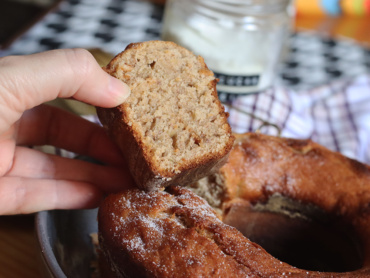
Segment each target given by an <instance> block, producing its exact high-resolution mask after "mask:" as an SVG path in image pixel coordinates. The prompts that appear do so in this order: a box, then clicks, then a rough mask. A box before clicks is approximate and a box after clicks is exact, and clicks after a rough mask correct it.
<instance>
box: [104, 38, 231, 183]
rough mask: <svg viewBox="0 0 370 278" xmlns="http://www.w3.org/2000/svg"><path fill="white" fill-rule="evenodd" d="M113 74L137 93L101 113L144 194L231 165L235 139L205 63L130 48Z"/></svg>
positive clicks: (178, 53)
mask: <svg viewBox="0 0 370 278" xmlns="http://www.w3.org/2000/svg"><path fill="white" fill-rule="evenodd" d="M105 70H106V71H107V72H108V73H109V74H111V75H112V76H114V77H116V78H118V79H120V80H122V81H123V82H125V83H126V84H128V85H129V87H130V88H131V95H130V96H129V98H128V99H127V100H126V102H125V103H124V104H122V105H120V106H118V107H115V108H112V109H103V108H97V112H98V116H99V119H100V121H101V122H102V124H103V125H104V126H105V127H106V128H107V130H108V132H109V134H110V136H111V137H112V138H113V139H114V140H115V142H116V143H117V144H118V146H119V147H120V149H121V151H122V152H123V154H124V156H125V157H126V159H127V160H128V164H129V168H130V171H131V174H132V175H133V177H134V179H135V182H136V184H137V186H138V187H140V188H142V189H145V190H153V189H157V188H160V187H166V186H168V185H174V184H175V185H184V184H188V183H190V182H194V181H196V180H198V179H200V178H202V177H204V176H207V175H209V174H210V172H213V171H215V170H217V169H218V168H219V167H221V166H222V164H223V163H224V162H225V161H226V158H227V154H228V153H229V151H230V150H231V148H232V146H233V142H234V136H233V135H232V132H231V128H230V126H229V124H228V122H227V117H228V115H227V113H225V111H224V107H223V106H222V105H221V103H220V101H219V99H218V97H217V92H216V83H217V80H216V79H215V77H214V75H213V73H212V72H211V71H210V70H209V69H208V68H207V66H206V64H205V63H204V60H203V58H202V57H200V56H196V55H194V54H193V53H192V52H190V51H189V50H187V49H185V48H183V47H180V46H178V45H176V44H175V43H172V42H165V41H148V42H143V43H135V44H130V45H129V46H128V47H127V48H126V49H125V51H123V52H122V53H120V54H118V55H117V56H116V57H115V58H114V59H113V60H112V61H111V62H110V63H109V64H108V65H107V66H106V68H105Z"/></svg>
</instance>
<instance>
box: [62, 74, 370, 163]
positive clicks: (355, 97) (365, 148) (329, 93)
mask: <svg viewBox="0 0 370 278" xmlns="http://www.w3.org/2000/svg"><path fill="white" fill-rule="evenodd" d="M230 105H231V106H228V107H227V110H228V111H229V113H230V117H229V122H230V125H231V126H232V128H233V131H234V132H236V133H244V132H247V131H256V130H260V131H261V132H262V133H265V134H271V135H277V134H278V129H277V128H276V127H274V126H272V125H267V126H263V127H262V128H260V127H261V125H262V123H263V121H266V122H269V123H271V124H274V125H276V126H277V127H279V129H280V131H281V136H283V137H290V138H299V139H308V138H310V139H312V140H313V141H315V142H317V143H319V144H321V145H323V146H325V147H327V148H329V149H331V150H334V151H339V152H341V153H343V154H344V155H346V156H348V157H350V158H354V159H357V160H359V161H361V162H364V163H367V164H370V75H363V76H360V77H357V78H355V79H351V80H342V81H336V82H334V83H332V84H329V85H326V86H322V87H319V88H316V89H313V90H310V91H306V92H300V93H297V92H295V91H292V90H289V89H285V88H272V89H269V90H267V91H265V92H263V93H259V94H253V95H246V96H240V97H238V98H236V99H235V100H233V101H232V102H231V103H230ZM244 112H247V113H244ZM250 114H252V115H254V117H251V116H250ZM85 118H87V119H88V120H90V121H93V122H96V123H99V120H98V119H97V117H96V116H95V115H94V116H93V115H89V116H85ZM262 120H263V121H262ZM57 154H59V155H62V156H67V157H73V154H71V153H68V152H65V151H61V150H57Z"/></svg>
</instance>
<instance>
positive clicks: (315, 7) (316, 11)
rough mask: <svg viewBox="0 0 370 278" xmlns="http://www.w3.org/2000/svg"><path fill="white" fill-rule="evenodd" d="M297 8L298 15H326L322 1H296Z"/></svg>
mask: <svg viewBox="0 0 370 278" xmlns="http://www.w3.org/2000/svg"><path fill="white" fill-rule="evenodd" d="M295 7H296V11H297V14H298V15H301V14H309V15H316V16H320V15H324V14H325V13H324V10H323V8H322V6H321V0H295Z"/></svg>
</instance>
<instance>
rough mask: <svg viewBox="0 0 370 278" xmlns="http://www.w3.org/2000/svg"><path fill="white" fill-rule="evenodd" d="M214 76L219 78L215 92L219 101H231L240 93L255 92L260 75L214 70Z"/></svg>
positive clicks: (257, 89)
mask: <svg viewBox="0 0 370 278" xmlns="http://www.w3.org/2000/svg"><path fill="white" fill-rule="evenodd" d="M214 74H215V77H216V78H218V79H219V81H218V83H217V92H218V96H219V98H220V100H221V101H224V102H226V101H232V100H233V99H235V98H237V96H240V95H246V94H251V93H257V92H258V91H259V86H260V79H261V77H260V75H259V74H251V75H229V74H224V73H219V72H214Z"/></svg>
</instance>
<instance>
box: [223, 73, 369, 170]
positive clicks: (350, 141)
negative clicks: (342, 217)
mask: <svg viewBox="0 0 370 278" xmlns="http://www.w3.org/2000/svg"><path fill="white" fill-rule="evenodd" d="M230 104H231V107H232V108H230V109H229V113H230V118H229V122H230V124H231V126H232V128H233V131H234V132H236V133H243V132H246V131H256V130H259V129H260V130H261V132H263V133H266V134H273V135H276V134H277V129H276V127H274V126H271V125H269V126H263V127H262V128H261V125H262V124H263V122H262V120H263V121H267V122H269V123H271V124H275V125H277V126H278V127H279V128H280V129H281V135H282V136H284V137H292V138H301V139H306V138H310V139H312V140H314V141H315V142H317V143H319V144H322V145H324V146H326V147H327V148H329V149H331V150H334V151H339V152H341V153H343V154H344V155H346V156H348V157H351V158H355V159H357V160H359V161H362V162H365V163H368V164H370V75H363V76H360V77H357V78H354V79H347V80H340V81H335V82H333V83H331V84H329V85H326V86H322V87H319V88H316V89H312V90H308V91H305V92H296V91H293V90H290V89H284V88H272V89H270V90H267V91H265V92H263V93H260V94H255V95H249V96H243V97H239V98H237V99H236V100H234V101H233V102H231V103H230ZM233 107H234V108H233ZM243 111H244V112H247V113H248V114H252V115H253V116H254V117H253V116H250V115H247V114H245V113H244V112H243ZM256 118H259V119H256Z"/></svg>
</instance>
